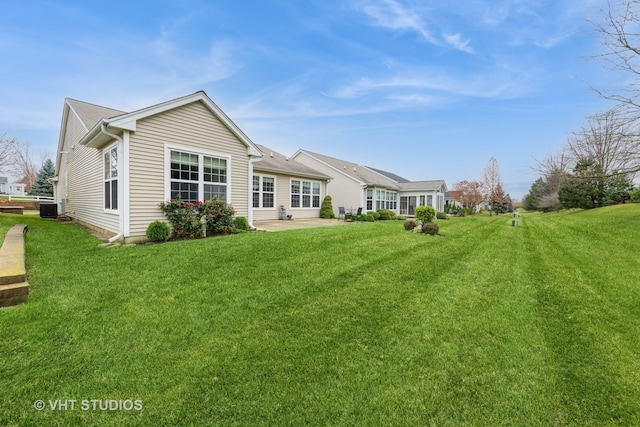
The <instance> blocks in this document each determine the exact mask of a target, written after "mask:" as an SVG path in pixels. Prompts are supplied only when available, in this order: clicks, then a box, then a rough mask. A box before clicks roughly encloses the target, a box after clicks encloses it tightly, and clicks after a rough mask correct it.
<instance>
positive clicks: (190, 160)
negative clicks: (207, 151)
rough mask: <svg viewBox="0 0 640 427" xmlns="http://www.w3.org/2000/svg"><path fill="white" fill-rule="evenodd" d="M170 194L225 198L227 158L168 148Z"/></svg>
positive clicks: (191, 199) (184, 197)
mask: <svg viewBox="0 0 640 427" xmlns="http://www.w3.org/2000/svg"><path fill="white" fill-rule="evenodd" d="M169 156H170V166H169V169H170V171H169V172H170V176H171V179H170V184H169V185H170V193H171V195H170V197H171V198H172V199H175V198H178V197H179V198H180V199H181V200H183V201H185V202H196V201H198V200H209V199H211V198H213V197H215V198H217V199H220V200H223V201H225V202H226V201H227V186H228V168H227V159H224V158H218V157H213V156H207V155H204V154H198V153H190V152H185V151H178V150H170V154H169Z"/></svg>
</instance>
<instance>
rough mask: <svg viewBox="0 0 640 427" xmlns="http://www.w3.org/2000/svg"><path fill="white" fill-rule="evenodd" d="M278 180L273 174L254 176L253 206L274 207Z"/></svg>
mask: <svg viewBox="0 0 640 427" xmlns="http://www.w3.org/2000/svg"><path fill="white" fill-rule="evenodd" d="M275 194H276V180H275V178H274V177H272V176H262V175H254V176H253V207H254V208H273V207H274V206H275Z"/></svg>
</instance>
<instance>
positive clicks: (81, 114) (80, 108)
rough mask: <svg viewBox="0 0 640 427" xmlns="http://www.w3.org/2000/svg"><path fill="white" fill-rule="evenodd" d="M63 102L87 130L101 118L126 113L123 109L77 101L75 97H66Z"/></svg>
mask: <svg viewBox="0 0 640 427" xmlns="http://www.w3.org/2000/svg"><path fill="white" fill-rule="evenodd" d="M65 102H66V104H67V105H68V106H69V108H70V109H71V111H73V112H74V113H75V114H76V116H77V117H78V119H80V121H81V122H82V124H83V125H84V127H85V129H86V131H87V132H88V131H89V129H91V128H92V127H94V126H95V125H96V123H98V122H99V121H101V120H102V119H109V118H112V117H116V116H120V115H122V114H126V113H125V112H124V111H120V110H115V109H113V108H108V107H102V106H100V105H96V104H90V103H88V102H83V101H78V100H77V99H71V98H67V99H66V100H65Z"/></svg>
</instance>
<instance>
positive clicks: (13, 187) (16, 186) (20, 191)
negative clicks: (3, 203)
mask: <svg viewBox="0 0 640 427" xmlns="http://www.w3.org/2000/svg"><path fill="white" fill-rule="evenodd" d="M25 189H26V185H25V184H22V183H18V182H14V183H9V179H8V178H7V177H6V176H0V194H7V195H10V196H24V195H25V194H26V191H25Z"/></svg>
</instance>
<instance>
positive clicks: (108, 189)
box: [104, 147, 118, 211]
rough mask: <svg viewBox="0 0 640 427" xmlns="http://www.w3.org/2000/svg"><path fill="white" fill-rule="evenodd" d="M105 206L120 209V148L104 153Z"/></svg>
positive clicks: (110, 209) (107, 208)
mask: <svg viewBox="0 0 640 427" xmlns="http://www.w3.org/2000/svg"><path fill="white" fill-rule="evenodd" d="M104 208H105V210H109V211H117V210H118V148H117V147H113V148H110V149H108V150H107V151H105V153H104Z"/></svg>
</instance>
